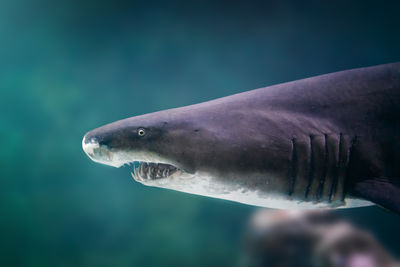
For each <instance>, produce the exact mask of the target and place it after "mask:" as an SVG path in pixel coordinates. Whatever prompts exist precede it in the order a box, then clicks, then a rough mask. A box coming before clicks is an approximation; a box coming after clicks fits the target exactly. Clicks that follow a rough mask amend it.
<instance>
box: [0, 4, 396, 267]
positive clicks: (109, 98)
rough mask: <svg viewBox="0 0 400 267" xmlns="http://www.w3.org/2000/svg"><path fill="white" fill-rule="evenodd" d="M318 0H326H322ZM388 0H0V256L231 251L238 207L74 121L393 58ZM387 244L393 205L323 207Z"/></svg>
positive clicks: (54, 262)
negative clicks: (143, 162) (195, 191)
mask: <svg viewBox="0 0 400 267" xmlns="http://www.w3.org/2000/svg"><path fill="white" fill-rule="evenodd" d="M325 2H327V1H325ZM399 10H400V5H399V4H397V3H396V1H382V2H379V1H360V2H351V3H350V2H349V1H331V3H324V4H321V3H319V2H318V1H311V2H308V3H303V1H266V2H260V1H255V2H251V3H250V2H247V1H243V2H241V1H226V2H224V1H221V2H215V1H197V2H191V3H189V2H187V1H170V2H166V1H159V2H157V1H155V2H153V1H151V2H149V1H136V2H131V1H77V0H74V1H68V0H61V1H50V0H37V1H33V0H16V1H7V0H3V1H1V2H0V137H1V138H0V145H1V152H0V236H1V239H0V265H1V266H232V265H235V264H236V262H237V260H238V257H239V255H240V253H241V249H242V237H243V228H244V226H245V224H246V223H247V220H248V218H249V216H250V215H251V214H252V212H253V211H254V210H255V208H254V207H250V206H245V205H241V204H237V203H232V202H227V201H222V200H215V199H209V198H205V197H200V196H193V195H188V194H184V193H178V192H173V191H168V190H163V189H157V188H149V187H144V186H142V185H141V184H138V183H136V182H134V181H133V179H132V178H131V177H130V175H129V170H128V169H123V168H121V169H115V168H112V167H107V166H102V165H99V164H95V163H93V162H91V161H90V160H89V159H88V158H87V157H86V155H85V154H84V153H83V151H82V149H81V139H82V137H83V135H84V134H85V132H87V131H89V130H91V129H93V128H95V127H98V126H101V125H103V124H106V123H108V122H112V121H115V120H118V119H122V118H126V117H130V116H134V115H139V114H143V113H148V112H152V111H157V110H162V109H166V108H173V107H179V106H184V105H189V104H193V103H198V102H202V101H206V100H210V99H214V98H217V97H222V96H226V95H230V94H234V93H238V92H242V91H246V90H250V89H254V88H259V87H264V86H267V85H272V84H275V83H280V82H286V81H291V80H295V79H300V78H305V77H309V76H314V75H318V74H323V73H328V72H333V71H338V70H343V69H348V68H355V67H362V66H369V65H376V64H382V63H388V62H392V61H399V60H400V49H399V48H400V34H399V26H400V20H399V17H398V11H399ZM339 213H341V214H343V215H345V216H347V217H348V218H350V219H352V220H353V221H356V222H358V223H359V224H361V225H364V227H367V228H368V229H371V230H373V231H374V232H375V234H376V235H377V236H378V238H379V239H380V240H382V241H383V244H384V245H385V246H386V247H387V248H388V249H389V251H391V252H392V253H393V254H394V255H397V256H399V255H400V249H399V247H398V244H397V241H398V240H399V239H400V231H399V230H398V225H399V224H400V217H399V216H397V215H393V214H391V213H389V212H386V211H384V210H382V209H379V208H377V207H370V208H363V209H351V210H344V211H339Z"/></svg>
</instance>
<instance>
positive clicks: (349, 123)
mask: <svg viewBox="0 0 400 267" xmlns="http://www.w3.org/2000/svg"><path fill="white" fill-rule="evenodd" d="M82 147H83V150H84V152H85V153H86V154H87V155H88V156H89V158H90V159H92V160H93V161H95V162H98V163H101V164H106V165H110V166H114V167H121V166H126V165H129V166H131V174H132V176H133V178H134V179H135V180H136V181H137V182H139V183H142V184H144V185H147V186H155V187H161V188H167V189H173V190H177V191H182V192H186V193H191V194H197V195H203V196H208V197H213V198H220V199H226V200H231V201H236V202H240V203H244V204H248V205H255V206H260V207H268V208H277V209H314V208H350V207H361V206H368V205H374V204H376V205H379V206H381V207H384V208H386V209H388V210H391V211H393V212H395V213H400V62H397V63H390V64H384V65H378V66H372V67H364V68H357V69H351V70H345V71H340V72H335V73H330V74H325V75H320V76H315V77H311V78H305V79H301V80H296V81H292V82H287V83H282V84H277V85H273V86H268V87H265V88H261V89H255V90H251V91H247V92H243V93H239V94H234V95H231V96H227V97H223V98H218V99H215V100H211V101H207V102H203V103H200V104H194V105H189V106H185V107H179V108H173V109H168V110H162V111H156V112H153V113H149V114H144V115H139V116H134V117H131V118H126V119H122V120H119V121H115V122H112V123H109V124H106V125H104V126H101V127H99V128H96V129H94V130H91V131H89V132H88V133H86V134H85V135H84V137H83V140H82Z"/></svg>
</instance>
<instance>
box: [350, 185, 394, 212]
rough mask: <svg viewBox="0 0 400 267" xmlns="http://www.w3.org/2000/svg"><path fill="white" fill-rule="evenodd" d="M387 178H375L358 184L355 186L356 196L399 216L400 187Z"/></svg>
mask: <svg viewBox="0 0 400 267" xmlns="http://www.w3.org/2000/svg"><path fill="white" fill-rule="evenodd" d="M393 180H399V179H388V178H375V179H368V180H364V181H361V182H358V183H357V184H356V185H355V188H354V190H355V193H356V195H357V196H359V197H361V198H364V199H366V200H369V201H371V202H374V203H375V204H377V205H379V206H382V207H383V208H386V209H388V210H390V211H393V212H396V213H397V214H400V185H399V184H395V183H393Z"/></svg>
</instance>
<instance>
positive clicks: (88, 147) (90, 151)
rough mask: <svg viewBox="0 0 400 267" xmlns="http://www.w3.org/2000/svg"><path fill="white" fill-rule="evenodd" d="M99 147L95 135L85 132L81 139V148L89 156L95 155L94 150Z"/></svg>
mask: <svg viewBox="0 0 400 267" xmlns="http://www.w3.org/2000/svg"><path fill="white" fill-rule="evenodd" d="M99 148H100V144H99V142H98V139H97V138H96V137H93V136H90V134H89V133H87V134H85V136H84V137H83V139H82V149H83V151H85V153H86V154H87V155H88V156H89V157H90V158H92V159H93V158H94V157H95V152H96V151H97V150H98V149H99Z"/></svg>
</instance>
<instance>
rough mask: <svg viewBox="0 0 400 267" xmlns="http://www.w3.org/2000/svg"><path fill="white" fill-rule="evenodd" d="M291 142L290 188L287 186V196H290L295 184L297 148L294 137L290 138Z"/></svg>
mask: <svg viewBox="0 0 400 267" xmlns="http://www.w3.org/2000/svg"><path fill="white" fill-rule="evenodd" d="M291 143H292V156H291V159H290V162H291V165H290V172H289V175H290V188H289V197H290V196H292V194H293V192H294V189H295V185H296V179H297V150H296V139H295V138H292V140H291Z"/></svg>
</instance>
